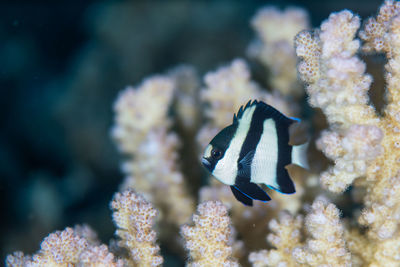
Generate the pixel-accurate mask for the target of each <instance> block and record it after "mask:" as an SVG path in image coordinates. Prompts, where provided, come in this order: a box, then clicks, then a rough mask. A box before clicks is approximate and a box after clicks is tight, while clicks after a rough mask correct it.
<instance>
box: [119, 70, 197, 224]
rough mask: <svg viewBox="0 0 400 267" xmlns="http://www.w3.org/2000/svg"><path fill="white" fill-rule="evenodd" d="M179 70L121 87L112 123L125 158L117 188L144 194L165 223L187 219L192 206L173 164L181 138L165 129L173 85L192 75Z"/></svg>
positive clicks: (179, 173) (166, 127)
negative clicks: (134, 87)
mask: <svg viewBox="0 0 400 267" xmlns="http://www.w3.org/2000/svg"><path fill="white" fill-rule="evenodd" d="M181 72H182V71H181ZM179 73H180V72H178V71H176V72H175V74H174V75H175V76H174V77H172V76H154V77H152V78H148V79H146V80H145V81H144V82H143V83H142V85H140V86H139V87H138V88H136V89H133V88H128V89H126V90H125V91H123V92H122V93H121V94H120V96H119V97H118V99H117V101H116V104H115V111H116V117H115V126H114V127H113V137H114V139H115V140H116V141H117V143H118V145H119V146H120V148H121V150H122V151H124V152H125V153H126V156H127V159H126V160H125V162H124V163H123V165H122V169H123V171H124V173H125V174H126V175H127V177H126V179H125V181H124V182H123V185H122V188H121V189H122V190H124V189H127V188H134V189H135V190H137V191H138V192H140V193H142V194H143V195H144V196H145V197H146V198H147V200H149V201H152V202H153V203H154V204H155V205H156V206H157V207H159V209H160V211H161V213H162V216H163V217H164V218H166V219H167V221H168V222H169V223H172V224H177V225H180V224H182V223H184V222H186V221H187V220H188V218H189V217H190V215H191V214H192V212H193V210H194V203H193V199H192V197H191V196H190V195H189V194H188V192H187V189H186V186H185V182H184V177H183V175H182V173H181V172H180V171H179V167H178V165H177V162H178V156H177V150H178V148H179V146H180V142H179V140H178V137H177V135H176V134H175V133H172V132H170V133H169V132H168V127H169V126H170V124H171V122H170V119H169V117H168V109H169V108H170V106H171V104H172V100H173V99H172V98H173V95H174V90H175V87H176V83H178V80H179V84H181V85H182V84H183V83H184V82H183V81H182V80H185V79H186V78H187V79H189V78H188V77H186V76H190V77H191V75H194V74H193V73H191V74H190V73H186V74H182V73H181V74H179ZM171 75H173V74H171ZM185 75H186V76H185ZM178 76H179V77H180V78H179V77H178ZM182 76H184V77H186V78H184V77H182ZM182 86H183V85H182ZM190 86H191V85H187V87H190ZM188 90H189V89H188ZM191 90H193V89H191ZM165 195H168V196H169V197H168V198H167V199H166V198H165ZM166 200H167V203H166V204H165V201H166Z"/></svg>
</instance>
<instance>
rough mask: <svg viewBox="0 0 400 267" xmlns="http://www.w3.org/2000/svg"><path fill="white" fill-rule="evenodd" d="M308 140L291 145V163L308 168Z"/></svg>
mask: <svg viewBox="0 0 400 267" xmlns="http://www.w3.org/2000/svg"><path fill="white" fill-rule="evenodd" d="M308 144H309V143H308V142H306V143H304V144H302V145H298V146H293V148H292V164H296V165H298V166H300V167H302V168H304V169H306V170H308V169H309V167H308V161H307V149H308Z"/></svg>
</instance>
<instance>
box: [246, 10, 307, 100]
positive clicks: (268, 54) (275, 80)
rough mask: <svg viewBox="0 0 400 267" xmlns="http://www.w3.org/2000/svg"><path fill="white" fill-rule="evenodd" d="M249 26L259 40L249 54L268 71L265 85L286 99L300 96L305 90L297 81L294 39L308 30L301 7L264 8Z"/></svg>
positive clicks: (305, 15) (252, 46) (304, 13)
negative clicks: (281, 9)
mask: <svg viewBox="0 0 400 267" xmlns="http://www.w3.org/2000/svg"><path fill="white" fill-rule="evenodd" d="M251 24H252V26H253V28H254V29H255V30H256V32H257V34H258V38H259V40H257V41H255V42H253V44H252V45H251V46H250V48H249V54H250V55H251V56H253V57H256V58H258V59H259V60H260V61H261V62H262V63H263V64H264V65H265V66H266V67H267V68H268V70H269V71H270V72H271V75H269V76H268V78H269V80H268V82H269V83H270V84H271V86H272V88H273V89H274V90H277V91H279V92H280V93H281V94H283V95H286V96H287V95H290V96H292V97H293V96H294V97H297V96H301V95H302V94H303V93H304V90H303V88H302V86H301V84H300V83H299V82H298V80H297V73H296V54H295V51H294V49H293V38H294V36H295V35H296V34H297V33H298V32H299V31H301V30H304V29H308V28H309V19H308V14H307V12H306V11H305V10H303V9H301V8H287V9H285V10H284V11H280V10H278V9H277V8H275V7H265V8H262V9H260V10H259V11H258V12H257V14H256V15H255V16H254V18H253V19H252V21H251ZM277 29H279V30H277Z"/></svg>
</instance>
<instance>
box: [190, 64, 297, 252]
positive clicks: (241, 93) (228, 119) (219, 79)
mask: <svg viewBox="0 0 400 267" xmlns="http://www.w3.org/2000/svg"><path fill="white" fill-rule="evenodd" d="M250 76H251V75H250V69H249V67H248V65H247V63H246V62H245V61H244V60H242V59H236V60H234V61H233V62H232V63H231V64H230V65H228V66H223V67H220V68H219V69H218V70H216V71H214V72H209V73H207V74H206V75H205V77H204V81H205V85H206V87H205V88H203V89H202V90H201V92H200V96H201V98H202V101H203V102H204V103H206V104H207V108H206V109H205V117H206V118H207V119H208V123H206V124H205V125H204V126H203V127H202V128H201V129H200V131H199V134H198V135H197V139H198V141H199V144H200V149H201V151H203V150H204V148H205V146H206V145H207V144H208V142H210V140H211V139H212V138H213V137H214V136H215V134H216V133H217V132H218V131H220V130H221V129H222V128H224V127H226V126H228V125H229V124H231V123H232V116H233V114H234V113H236V112H237V111H238V109H239V108H240V106H241V105H243V104H245V103H246V102H247V101H248V100H249V99H258V100H263V101H265V102H266V103H268V104H271V105H272V106H274V107H276V108H277V109H279V110H281V111H282V112H283V113H285V114H287V115H293V110H292V105H291V104H290V103H291V102H289V101H287V100H286V99H284V98H283V97H282V96H281V95H280V94H278V93H276V92H275V93H274V92H273V93H269V92H267V91H265V90H263V89H262V88H261V87H260V86H259V85H258V84H257V83H255V82H254V81H252V80H251V77H250ZM209 180H211V182H210V185H209V186H205V187H202V188H201V190H200V198H199V199H200V201H206V200H221V201H223V202H224V204H225V205H227V207H228V208H229V211H230V213H231V216H232V221H233V225H234V226H235V228H236V229H237V231H238V233H239V235H240V236H241V237H242V240H243V241H244V245H245V247H246V251H252V250H254V249H257V248H259V247H260V246H264V245H265V241H264V240H263V238H261V237H263V236H265V235H266V234H267V229H266V227H265V225H267V224H268V222H269V220H270V219H271V218H273V217H274V216H276V215H277V213H278V211H279V209H281V208H290V209H291V211H292V212H297V211H298V210H299V209H300V207H301V205H300V199H301V196H302V192H303V189H302V183H301V182H299V183H298V184H297V185H296V190H297V191H298V194H294V195H290V196H288V195H285V196H280V195H279V193H276V192H271V193H270V194H271V197H272V199H273V201H271V202H269V203H268V205H263V204H262V203H254V207H253V208H252V209H248V208H246V207H245V206H243V204H242V203H240V202H238V201H237V200H236V199H235V198H234V196H233V194H232V192H231V190H230V188H229V187H228V186H227V185H225V184H222V183H220V182H218V181H216V179H214V178H213V177H212V176H210V178H209ZM249 225H252V226H253V228H252V230H251V231H248V226H249Z"/></svg>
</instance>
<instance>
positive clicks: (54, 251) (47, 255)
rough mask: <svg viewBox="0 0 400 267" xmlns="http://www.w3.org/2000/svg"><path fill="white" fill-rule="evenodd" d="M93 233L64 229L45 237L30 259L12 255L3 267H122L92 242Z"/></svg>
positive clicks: (85, 228) (80, 228)
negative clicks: (75, 266)
mask: <svg viewBox="0 0 400 267" xmlns="http://www.w3.org/2000/svg"><path fill="white" fill-rule="evenodd" d="M94 238H95V233H94V232H93V231H92V230H90V228H88V227H87V226H84V227H83V228H82V227H80V226H76V227H75V229H72V228H69V227H67V228H66V229H65V230H64V231H56V232H55V233H52V234H50V235H49V236H48V237H46V238H45V239H44V240H43V242H42V244H41V246H40V247H41V249H40V250H39V251H38V252H37V253H36V254H34V255H33V256H25V255H24V254H23V253H22V252H15V253H14V254H13V255H9V256H8V257H7V260H6V263H7V266H32V267H33V266H70V265H78V266H79V265H82V266H85V265H89V264H91V265H94V266H113V267H122V266H123V261H122V260H120V259H118V260H117V259H116V258H115V257H114V255H113V254H112V253H111V252H109V250H108V248H107V246H106V245H99V244H98V241H97V240H94Z"/></svg>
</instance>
